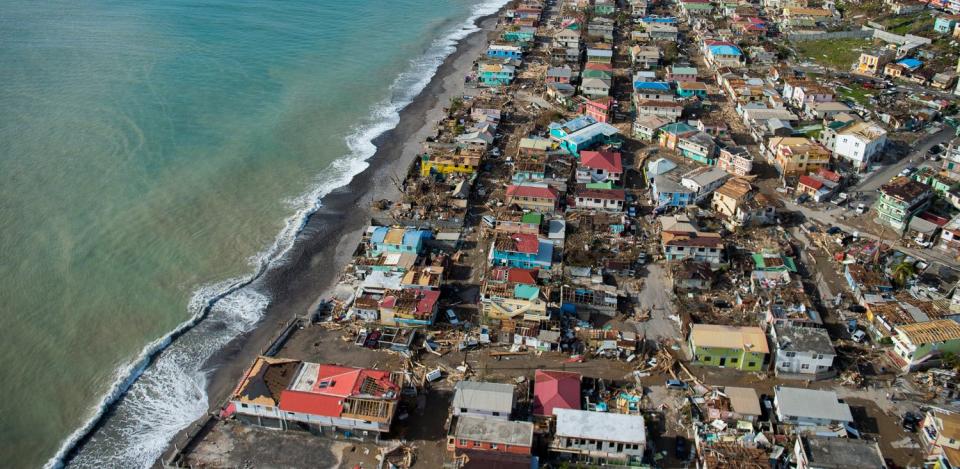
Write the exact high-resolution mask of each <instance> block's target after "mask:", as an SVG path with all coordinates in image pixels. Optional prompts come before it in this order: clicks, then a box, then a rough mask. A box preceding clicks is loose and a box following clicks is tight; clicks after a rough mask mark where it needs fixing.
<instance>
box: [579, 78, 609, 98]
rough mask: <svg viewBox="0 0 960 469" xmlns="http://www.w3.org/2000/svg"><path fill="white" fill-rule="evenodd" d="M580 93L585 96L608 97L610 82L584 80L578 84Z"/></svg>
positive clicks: (600, 79)
mask: <svg viewBox="0 0 960 469" xmlns="http://www.w3.org/2000/svg"><path fill="white" fill-rule="evenodd" d="M580 93H581V94H584V95H587V96H594V97H600V96H608V95H609V94H610V82H609V81H607V80H604V79H602V78H593V77H591V78H584V79H583V80H582V81H581V82H580Z"/></svg>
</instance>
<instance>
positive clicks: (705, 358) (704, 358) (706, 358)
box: [702, 356, 710, 362]
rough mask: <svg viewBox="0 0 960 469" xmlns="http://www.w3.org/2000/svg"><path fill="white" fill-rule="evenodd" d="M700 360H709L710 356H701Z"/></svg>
mask: <svg viewBox="0 0 960 469" xmlns="http://www.w3.org/2000/svg"><path fill="white" fill-rule="evenodd" d="M702 360H703V361H705V362H708V361H710V356H706V357H703V358H702Z"/></svg>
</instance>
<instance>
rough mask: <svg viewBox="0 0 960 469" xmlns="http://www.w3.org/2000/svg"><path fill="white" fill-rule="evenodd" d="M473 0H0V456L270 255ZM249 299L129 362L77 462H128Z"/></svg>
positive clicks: (34, 460) (82, 403) (28, 453)
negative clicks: (98, 431) (126, 382)
mask: <svg viewBox="0 0 960 469" xmlns="http://www.w3.org/2000/svg"><path fill="white" fill-rule="evenodd" d="M479 3H480V0H398V1H393V2H380V1H373V0H353V1H350V2H343V1H335V0H315V1H306V0H290V1H285V2H266V1H230V2H227V1H207V2H188V1H172V0H157V1H155V2H133V1H130V0H118V1H98V0H92V1H86V2H68V1H51V2H35V1H27V0H0V65H2V66H0V112H2V113H3V116H2V119H0V281H2V282H3V283H2V287H0V305H3V306H2V307H0V320H2V327H0V358H2V360H3V363H4V366H3V368H2V371H0V394H2V395H3V396H4V399H3V400H2V401H0V415H3V422H4V425H2V426H0V455H4V459H5V460H4V466H6V467H35V466H38V465H42V464H44V463H45V462H48V461H50V458H53V457H54V456H55V454H57V452H58V450H60V449H61V448H62V445H63V443H64V441H65V440H66V439H68V437H70V436H71V434H75V432H77V431H78V429H80V428H81V427H83V426H84V424H85V423H86V422H88V421H89V420H90V419H91V418H92V417H93V416H94V415H96V414H97V413H98V412H99V411H100V409H99V408H98V404H100V403H102V401H103V400H104V399H105V398H109V397H110V396H111V393H114V394H115V393H116V390H117V386H118V384H119V383H121V382H122V381H123V379H124V378H128V377H130V376H140V373H139V371H142V370H138V369H137V364H138V359H139V358H140V357H141V354H142V353H143V352H144V348H145V347H148V346H151V347H152V348H153V349H159V348H161V347H163V346H165V345H167V344H166V343H165V342H164V341H163V337H164V336H165V335H166V334H168V333H169V332H170V331H172V330H174V329H175V328H177V327H178V326H179V325H181V324H183V323H184V322H185V321H188V320H190V319H191V317H193V316H194V315H195V314H196V310H197V305H199V304H202V303H203V302H204V301H206V300H208V299H209V298H210V297H212V296H213V295H215V294H216V293H217V292H219V291H222V289H223V288H225V286H227V285H229V284H231V282H235V281H237V279H242V278H243V277H245V276H248V275H250V273H251V272H252V271H253V270H254V268H255V266H257V265H260V264H261V263H264V262H271V261H277V259H280V261H282V253H283V251H284V249H285V248H286V247H288V246H289V243H290V241H291V240H292V238H293V236H294V235H295V232H296V230H297V229H298V227H299V220H300V219H301V218H302V216H303V215H304V214H305V213H307V212H308V211H309V210H310V209H311V208H312V207H315V204H316V202H317V199H318V197H320V196H322V195H323V194H324V193H326V191H329V190H330V189H331V188H333V187H335V186H337V185H342V184H343V183H344V182H346V181H348V180H349V178H350V177H351V176H352V175H353V174H355V173H356V172H357V171H359V170H361V169H362V168H363V167H364V166H365V165H364V163H363V159H364V158H366V157H369V156H370V154H371V153H372V150H373V148H372V146H371V145H370V144H369V138H371V137H373V136H375V135H376V134H377V133H379V132H380V131H382V130H385V129H387V128H389V127H391V126H392V125H393V124H395V123H396V111H397V108H398V107H399V106H402V105H404V104H405V103H406V102H408V101H409V100H410V99H411V98H412V97H413V93H415V92H417V91H419V89H420V88H422V86H423V85H424V84H425V81H424V79H425V78H429V74H430V73H432V71H433V70H434V69H435V67H436V66H437V64H438V60H439V59H440V58H442V57H443V56H444V55H445V54H447V53H449V52H450V50H451V48H450V44H451V42H450V40H449V39H450V38H454V37H460V36H462V35H464V34H465V31H464V28H463V25H464V22H465V21H467V20H468V19H469V18H471V17H473V16H475V15H476V14H478V13H481V12H486V13H489V12H492V11H493V8H492V6H491V5H484V7H483V8H484V9H483V10H480V9H478V4H479ZM494 3H498V4H499V3H502V2H501V1H497V2H494ZM445 38H446V40H445ZM398 77H399V78H398ZM268 302H269V298H267V297H264V296H263V294H262V292H257V291H256V290H255V288H246V289H243V290H240V291H238V292H236V293H234V294H232V295H230V296H229V297H228V298H226V299H225V300H224V301H222V302H221V303H220V304H218V305H217V307H216V308H214V313H213V314H212V315H211V316H212V317H213V318H214V319H215V320H218V321H221V323H222V324H226V325H227V327H213V326H210V327H208V328H207V329H203V328H199V331H198V332H196V333H194V334H193V335H192V336H190V337H186V340H184V343H182V344H180V345H179V347H176V348H173V347H172V348H171V349H170V350H169V351H168V352H167V353H165V354H164V355H163V356H161V358H160V359H159V360H158V361H157V362H156V364H155V366H154V367H152V368H151V369H147V370H145V371H143V374H142V376H141V377H140V380H139V381H138V382H137V383H136V384H134V385H133V387H132V388H131V389H130V394H129V396H128V397H127V398H126V399H125V400H124V401H123V403H122V405H121V406H120V407H119V408H118V409H117V411H116V415H115V416H113V417H111V419H112V420H113V421H112V422H110V424H109V425H108V426H107V427H106V428H107V429H108V430H109V431H105V432H103V435H102V436H101V435H98V436H97V438H95V439H94V440H93V441H92V442H91V444H89V445H87V446H88V447H85V448H84V450H83V451H82V452H81V453H80V454H79V456H78V458H77V460H76V461H75V462H76V463H77V465H79V466H90V467H94V466H101V467H103V466H112V467H121V466H122V467H131V466H148V465H149V464H150V463H151V462H152V461H153V458H155V457H156V456H157V455H158V454H159V452H160V451H162V449H163V446H164V445H165V444H166V441H167V440H168V439H169V438H170V437H171V436H172V435H173V433H175V432H176V431H177V430H178V429H180V428H182V427H183V426H185V425H187V424H188V423H189V422H190V421H191V420H193V419H194V418H197V417H198V416H199V415H200V414H202V413H203V411H204V410H205V408H206V396H205V393H204V391H203V388H204V386H203V384H204V382H205V381H204V380H205V377H204V376H203V374H202V373H201V372H200V371H199V363H202V360H204V359H205V358H206V357H208V356H209V354H210V353H212V352H213V351H215V350H216V348H217V347H220V346H222V345H223V344H225V343H226V342H227V341H229V339H230V338H232V337H234V336H235V335H236V334H238V333H240V332H242V331H244V330H248V329H249V328H250V327H252V325H253V324H254V323H255V322H256V320H257V319H258V318H259V314H260V313H261V312H262V311H263V308H264V307H265V306H266V304H267V303H268ZM203 334H208V335H203Z"/></svg>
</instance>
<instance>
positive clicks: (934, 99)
mask: <svg viewBox="0 0 960 469" xmlns="http://www.w3.org/2000/svg"><path fill="white" fill-rule="evenodd" d="M495 24H496V26H495V28H493V29H492V30H489V31H483V32H480V33H478V34H486V35H487V37H485V39H486V40H487V43H485V46H486V48H485V50H484V52H483V54H482V55H481V56H478V57H475V58H471V59H472V60H475V62H474V64H473V67H472V69H471V71H470V72H469V73H468V74H466V75H465V76H462V77H458V80H459V79H460V78H462V85H461V86H462V92H460V93H457V96H456V97H454V98H453V99H451V100H450V101H449V102H447V103H444V113H445V117H444V118H443V119H442V120H441V121H440V122H438V123H436V127H435V131H434V132H433V133H432V135H430V136H429V137H428V138H427V139H426V140H425V141H422V142H417V143H418V145H420V150H419V152H418V153H419V154H418V156H417V157H416V159H415V161H413V162H412V164H411V165H410V167H409V171H408V172H407V173H406V174H398V175H396V176H395V177H392V178H390V179H389V180H382V181H378V184H381V185H384V186H392V187H393V188H395V189H396V191H397V192H398V193H399V194H400V197H399V198H398V199H396V200H388V199H383V200H377V201H375V202H374V204H373V206H372V207H370V209H369V210H370V212H371V220H370V225H369V227H368V228H367V229H365V230H364V233H363V236H362V241H361V242H360V243H359V245H357V246H355V250H354V252H353V256H352V260H351V261H350V262H349V264H348V265H347V266H346V267H345V268H344V269H343V271H342V272H341V273H340V276H339V279H338V281H337V284H336V285H335V286H333V287H332V288H331V289H330V291H329V292H328V293H327V294H325V295H324V296H323V297H322V298H320V299H318V301H317V302H316V303H315V304H314V305H313V307H311V308H310V310H309V311H302V312H299V313H298V314H297V315H296V317H295V318H294V319H292V320H291V321H289V322H287V323H285V325H284V327H283V328H282V329H281V331H280V332H279V333H278V334H277V336H276V337H275V338H274V340H272V341H271V342H270V343H269V344H267V345H266V346H265V347H264V348H263V350H262V351H261V353H260V356H259V357H258V358H256V359H255V361H253V362H252V363H244V364H243V366H244V368H245V371H244V373H243V376H241V377H239V381H238V382H237V384H236V386H235V388H233V389H232V391H231V392H230V394H229V396H225V399H224V400H223V401H222V402H215V403H213V404H215V405H216V409H217V411H216V412H211V413H210V415H209V416H207V417H206V418H205V419H203V420H202V421H201V422H198V423H197V424H196V425H195V426H194V427H193V428H192V429H191V430H190V431H189V432H188V433H187V434H186V435H185V438H184V439H183V440H182V441H179V442H178V444H177V445H175V446H174V447H172V448H171V449H170V450H169V451H168V452H167V453H166V454H165V455H164V458H163V459H162V460H161V461H160V462H159V463H158V464H159V465H161V466H163V467H351V468H354V467H359V468H408V467H424V468H439V467H447V468H517V469H521V468H538V467H552V468H561V467H650V468H654V467H662V468H679V467H696V468H703V469H723V468H743V469H754V468H777V469H779V468H797V469H806V468H848V467H862V468H929V469H948V468H957V467H960V389H958V385H960V379H958V376H957V375H958V372H960V288H958V286H960V131H958V126H960V121H958V119H960V116H958V115H956V114H955V113H956V112H957V111H958V107H957V103H958V102H960V83H958V75H960V2H958V1H957V0H930V1H929V2H923V1H917V0H883V1H879V0H862V1H843V2H840V1H834V0H760V1H758V2H752V1H748V0H592V1H588V0H545V1H540V0H513V1H511V2H510V3H509V4H508V5H507V6H506V7H504V8H503V9H502V10H501V11H500V12H499V14H498V18H497V20H496V23H495Z"/></svg>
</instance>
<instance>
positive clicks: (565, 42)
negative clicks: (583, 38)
mask: <svg viewBox="0 0 960 469" xmlns="http://www.w3.org/2000/svg"><path fill="white" fill-rule="evenodd" d="M553 42H554V44H556V45H557V46H558V47H562V48H564V49H578V50H579V49H580V32H579V31H574V30H572V29H562V30H560V32H558V33H557V34H556V35H554V36H553Z"/></svg>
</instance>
